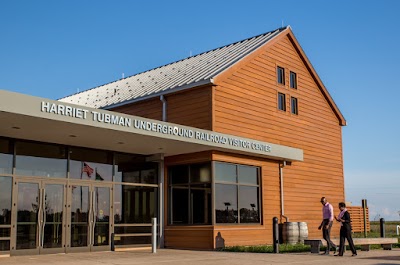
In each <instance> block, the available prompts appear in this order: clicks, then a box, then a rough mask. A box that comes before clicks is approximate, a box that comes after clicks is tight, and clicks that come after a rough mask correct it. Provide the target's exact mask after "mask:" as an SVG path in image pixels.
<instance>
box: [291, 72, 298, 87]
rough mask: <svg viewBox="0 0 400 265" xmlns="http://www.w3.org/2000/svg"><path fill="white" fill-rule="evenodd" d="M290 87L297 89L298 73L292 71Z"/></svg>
mask: <svg viewBox="0 0 400 265" xmlns="http://www.w3.org/2000/svg"><path fill="white" fill-rule="evenodd" d="M290 88H294V89H297V74H296V73H295V72H292V71H290Z"/></svg>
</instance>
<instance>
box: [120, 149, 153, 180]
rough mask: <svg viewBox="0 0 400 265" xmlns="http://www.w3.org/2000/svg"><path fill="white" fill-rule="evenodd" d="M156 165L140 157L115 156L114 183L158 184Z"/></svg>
mask: <svg viewBox="0 0 400 265" xmlns="http://www.w3.org/2000/svg"><path fill="white" fill-rule="evenodd" d="M157 168H158V164H157V163H155V162H146V157H145V156H142V155H131V154H115V177H114V181H115V182H130V183H143V184H157V183H158V173H157Z"/></svg>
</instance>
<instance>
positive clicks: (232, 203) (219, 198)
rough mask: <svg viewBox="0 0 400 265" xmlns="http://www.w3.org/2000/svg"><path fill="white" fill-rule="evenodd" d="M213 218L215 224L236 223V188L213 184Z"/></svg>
mask: <svg viewBox="0 0 400 265" xmlns="http://www.w3.org/2000/svg"><path fill="white" fill-rule="evenodd" d="M215 216H216V222H217V223H237V222H238V209H237V186H236V185H225V184H215Z"/></svg>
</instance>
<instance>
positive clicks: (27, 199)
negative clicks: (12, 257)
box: [17, 183, 40, 249]
mask: <svg viewBox="0 0 400 265" xmlns="http://www.w3.org/2000/svg"><path fill="white" fill-rule="evenodd" d="M39 205H40V201H39V184H36V183H18V206H17V249H34V248H36V246H37V245H38V244H37V238H38V236H37V223H38V210H39Z"/></svg>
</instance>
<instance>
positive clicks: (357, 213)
mask: <svg viewBox="0 0 400 265" xmlns="http://www.w3.org/2000/svg"><path fill="white" fill-rule="evenodd" d="M346 208H347V211H348V212H349V214H350V218H351V228H352V229H353V232H354V233H364V209H363V207H361V206H347V207H346ZM366 220H367V221H366V224H367V232H369V231H370V230H371V226H370V222H369V211H368V208H367V209H366Z"/></svg>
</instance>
